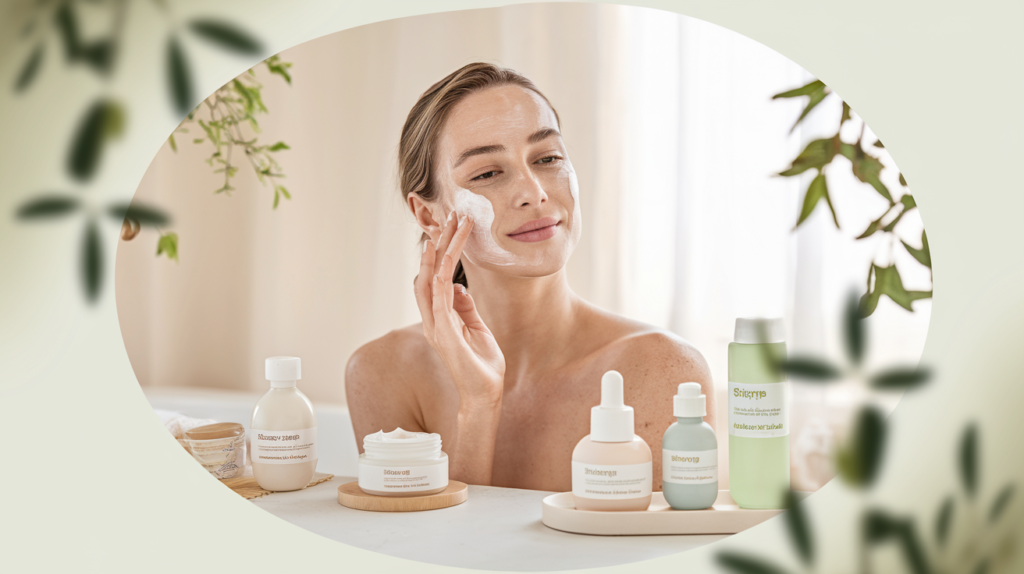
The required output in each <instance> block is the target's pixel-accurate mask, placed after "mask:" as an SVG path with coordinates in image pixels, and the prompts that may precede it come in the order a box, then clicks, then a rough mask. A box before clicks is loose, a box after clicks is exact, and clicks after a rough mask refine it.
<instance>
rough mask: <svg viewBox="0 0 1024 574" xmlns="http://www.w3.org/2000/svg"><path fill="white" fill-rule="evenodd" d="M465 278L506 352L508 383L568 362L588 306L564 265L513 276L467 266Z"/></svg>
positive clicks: (482, 313)
mask: <svg viewBox="0 0 1024 574" xmlns="http://www.w3.org/2000/svg"><path fill="white" fill-rule="evenodd" d="M466 278H467V279H468V283H469V293H470V295H472V297H473V301H474V302H475V303H476V307H477V311H478V312H479V313H480V318H481V319H483V321H484V323H485V324H486V325H487V327H488V328H489V329H490V330H491V333H493V334H494V339H495V341H497V343H498V346H499V347H501V352H502V354H504V356H505V373H506V374H505V381H506V385H509V384H512V385H514V384H515V383H516V381H519V380H521V379H523V378H526V377H530V376H531V375H533V374H536V373H537V372H538V371H544V370H548V369H552V368H556V367H559V366H561V364H562V363H564V362H565V358H566V356H565V354H564V351H568V350H570V346H571V343H572V342H573V339H574V336H573V334H574V333H575V332H576V322H577V320H578V319H579V318H580V312H581V311H582V310H583V308H584V306H583V305H582V301H581V300H580V298H579V297H578V296H577V295H576V294H575V293H573V291H572V289H570V288H569V282H568V280H567V279H566V275H565V269H564V268H563V269H561V270H559V271H558V272H557V273H555V274H554V275H549V276H547V277H509V276H508V275H505V274H500V273H495V272H493V271H490V270H487V269H482V268H479V267H475V266H473V267H472V268H469V267H468V266H467V268H466ZM553 350H557V351H561V352H552V351H553Z"/></svg>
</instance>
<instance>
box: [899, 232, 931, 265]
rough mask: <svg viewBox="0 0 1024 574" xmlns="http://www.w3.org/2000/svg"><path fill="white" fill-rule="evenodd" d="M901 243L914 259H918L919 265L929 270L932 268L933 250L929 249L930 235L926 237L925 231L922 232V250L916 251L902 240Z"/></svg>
mask: <svg viewBox="0 0 1024 574" xmlns="http://www.w3.org/2000/svg"><path fill="white" fill-rule="evenodd" d="M900 243H902V244H903V247H905V248H906V249H907V252H908V253H910V255H911V256H913V258H914V259H917V262H918V263H920V264H921V265H924V266H925V267H927V268H929V269H931V268H932V253H931V250H930V249H928V235H926V234H925V232H924V231H922V232H921V249H916V248H914V247H911V246H910V245H907V242H906V241H903V240H902V239H901V240H900Z"/></svg>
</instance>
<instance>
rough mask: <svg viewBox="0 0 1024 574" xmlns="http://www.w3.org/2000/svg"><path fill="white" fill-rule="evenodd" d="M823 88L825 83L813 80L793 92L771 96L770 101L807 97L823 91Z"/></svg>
mask: <svg viewBox="0 0 1024 574" xmlns="http://www.w3.org/2000/svg"><path fill="white" fill-rule="evenodd" d="M824 87H825V82H822V81H821V80H814V81H813V82H811V83H809V84H807V85H805V86H801V87H799V88H797V89H795V90H789V91H788V92H782V93H780V94H775V95H774V96H772V99H773V100H777V99H779V98H795V97H798V96H809V95H811V94H813V93H814V92H817V91H819V90H821V89H824Z"/></svg>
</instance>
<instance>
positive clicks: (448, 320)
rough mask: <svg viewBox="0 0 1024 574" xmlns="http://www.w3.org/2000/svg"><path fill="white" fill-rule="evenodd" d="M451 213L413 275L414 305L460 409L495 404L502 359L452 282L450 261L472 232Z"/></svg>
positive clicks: (468, 298) (469, 225)
mask: <svg viewBox="0 0 1024 574" xmlns="http://www.w3.org/2000/svg"><path fill="white" fill-rule="evenodd" d="M454 215H455V212H454V211H453V212H451V215H449V217H448V221H446V222H445V225H444V227H443V228H442V229H441V236H440V237H439V238H438V241H437V245H436V246H435V245H434V243H433V242H432V241H427V244H426V246H425V248H424V250H423V256H422V258H421V259H420V272H419V275H417V276H416V281H415V290H416V303H417V304H418V305H419V309H420V315H421V316H422V318H423V334H424V336H426V338H427V341H428V342H429V343H430V346H431V347H433V348H434V350H435V351H436V352H437V354H438V355H439V356H440V357H441V360H442V361H443V362H444V364H445V366H446V367H447V368H448V372H449V374H451V376H452V380H453V381H454V382H455V386H456V388H458V391H459V398H460V400H461V403H462V404H461V405H460V410H461V408H462V407H464V406H473V407H477V406H479V407H483V408H488V407H490V406H492V405H494V404H496V403H500V401H501V391H502V386H503V385H504V380H505V357H504V356H503V355H502V354H501V349H500V348H498V343H497V342H495V340H494V335H492V334H491V331H490V329H488V328H487V325H485V324H484V322H483V320H481V319H480V315H479V314H478V313H477V311H476V305H474V303H473V298H472V297H471V296H470V294H469V292H468V291H466V289H465V288H464V287H463V286H462V285H459V284H453V282H452V274H453V273H454V272H455V262H456V261H457V260H458V259H459V257H460V256H461V254H462V248H463V247H464V246H465V244H466V240H467V239H468V238H469V233H470V231H472V229H473V220H472V218H470V217H469V216H468V215H467V216H463V217H462V218H461V220H460V219H457V218H456V217H455V216H454Z"/></svg>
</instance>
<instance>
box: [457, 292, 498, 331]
mask: <svg viewBox="0 0 1024 574" xmlns="http://www.w3.org/2000/svg"><path fill="white" fill-rule="evenodd" d="M452 306H453V308H454V309H455V312H456V313H458V314H459V317H460V318H461V319H462V322H463V323H465V324H466V326H467V327H469V328H470V329H478V330H479V329H482V330H484V331H487V332H490V330H489V329H488V328H487V325H485V324H484V321H483V319H481V318H480V314H479V313H477V311H476V303H474V302H473V298H472V297H471V296H470V295H469V291H467V290H466V288H465V287H463V286H462V285H461V284H456V285H455V300H454V302H453V305H452Z"/></svg>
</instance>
